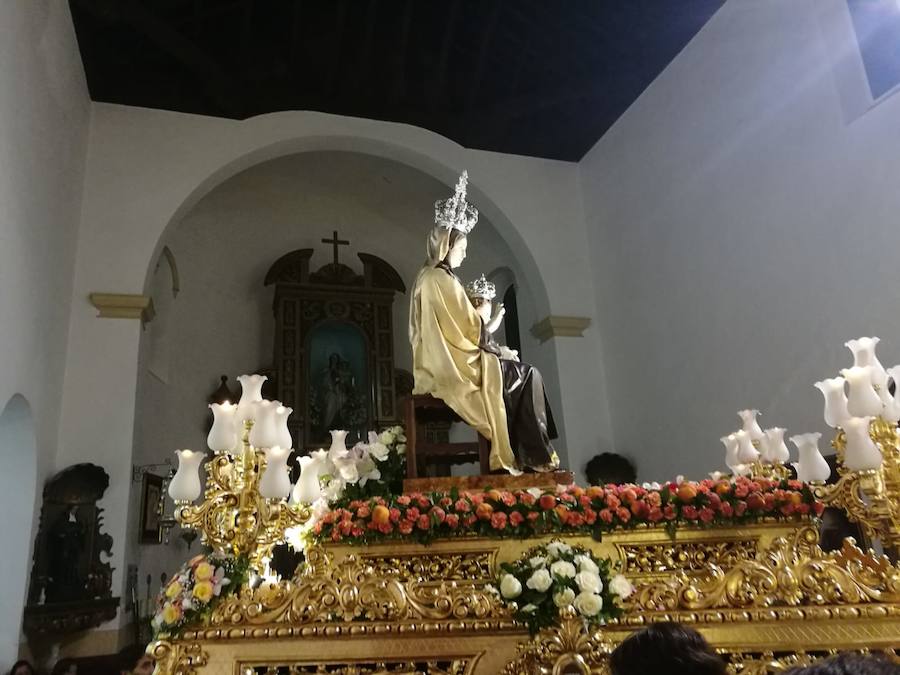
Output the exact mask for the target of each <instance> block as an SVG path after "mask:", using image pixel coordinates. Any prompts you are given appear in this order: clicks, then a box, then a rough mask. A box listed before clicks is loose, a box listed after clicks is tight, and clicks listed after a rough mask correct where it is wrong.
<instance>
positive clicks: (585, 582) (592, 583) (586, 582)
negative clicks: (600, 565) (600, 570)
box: [575, 572, 603, 593]
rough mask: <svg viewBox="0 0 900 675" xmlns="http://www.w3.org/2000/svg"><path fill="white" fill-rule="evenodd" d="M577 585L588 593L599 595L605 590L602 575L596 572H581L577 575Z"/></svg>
mask: <svg viewBox="0 0 900 675" xmlns="http://www.w3.org/2000/svg"><path fill="white" fill-rule="evenodd" d="M575 583H576V584H578V588H579V589H580V590H581V591H583V592H587V593H599V592H600V591H602V590H603V582H602V581H601V580H600V575H599V574H595V573H594V572H579V573H578V574H576V575H575Z"/></svg>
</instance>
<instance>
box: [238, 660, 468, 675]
mask: <svg viewBox="0 0 900 675" xmlns="http://www.w3.org/2000/svg"><path fill="white" fill-rule="evenodd" d="M474 663H475V662H474V660H472V659H466V658H455V659H452V660H450V659H438V660H415V661H409V660H405V661H394V660H378V661H372V662H358V661H353V662H335V661H322V662H319V663H312V664H309V663H283V662H278V663H266V664H264V665H255V664H254V665H243V666H242V668H241V673H245V672H246V673H253V674H259V675H268V674H269V673H277V672H281V669H282V668H284V669H289V671H290V673H291V675H320V674H321V673H328V675H469V673H471V672H472V667H473V665H474Z"/></svg>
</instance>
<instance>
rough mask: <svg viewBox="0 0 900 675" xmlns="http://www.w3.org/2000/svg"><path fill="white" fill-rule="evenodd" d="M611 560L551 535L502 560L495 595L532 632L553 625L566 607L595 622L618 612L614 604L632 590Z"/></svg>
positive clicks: (616, 614) (600, 621)
mask: <svg viewBox="0 0 900 675" xmlns="http://www.w3.org/2000/svg"><path fill="white" fill-rule="evenodd" d="M612 567H613V565H612V563H611V561H610V560H608V559H599V558H597V557H596V556H594V554H593V553H592V552H591V551H590V550H588V549H586V548H584V547H581V546H570V545H569V544H566V543H565V542H562V541H558V540H554V541H552V542H550V543H548V544H545V545H543V546H539V547H536V548H534V549H532V550H531V551H528V552H527V553H526V554H525V555H524V556H522V558H520V559H519V560H518V561H516V562H514V563H503V564H502V565H501V566H500V568H501V569H500V575H499V580H498V584H497V586H498V587H499V591H498V592H497V595H498V596H499V597H500V599H501V600H502V601H503V602H504V603H506V604H508V605H510V606H511V607H512V608H513V610H514V613H513V616H514V617H515V618H516V619H517V620H519V621H522V622H523V623H525V624H527V625H528V629H529V630H530V631H531V633H532V634H534V633H537V632H538V631H539V630H541V629H542V628H545V627H548V626H552V625H556V624H557V623H558V621H559V614H560V611H562V610H563V609H565V608H569V607H571V608H572V609H574V610H575V611H576V612H577V613H578V615H579V616H580V617H581V618H582V619H583V620H584V621H585V622H587V623H588V624H592V625H600V624H603V623H605V622H606V621H607V620H608V619H611V618H614V617H616V616H618V615H619V614H620V613H621V611H622V610H621V607H620V605H619V603H620V602H621V601H622V600H624V599H625V598H627V597H628V596H629V595H631V593H632V592H633V590H634V589H633V587H632V585H631V583H630V582H629V581H628V580H627V579H626V578H625V577H624V576H622V575H621V574H616V575H612V574H611V569H612Z"/></svg>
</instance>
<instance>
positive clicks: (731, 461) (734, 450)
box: [719, 434, 741, 471]
mask: <svg viewBox="0 0 900 675" xmlns="http://www.w3.org/2000/svg"><path fill="white" fill-rule="evenodd" d="M719 440H720V441H722V445H724V446H725V466H727V467H728V468H729V469H731V470H732V471H734V470H735V467H736V466H737V465H738V464H740V463H741V462H740V460H739V459H738V441H737V436H735V435H734V434H728V435H727V436H722V438H720V439H719Z"/></svg>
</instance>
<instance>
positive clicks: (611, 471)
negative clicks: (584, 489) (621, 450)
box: [584, 452, 637, 485]
mask: <svg viewBox="0 0 900 675" xmlns="http://www.w3.org/2000/svg"><path fill="white" fill-rule="evenodd" d="M584 475H585V476H586V477H587V480H588V483H590V484H591V485H607V484H609V483H613V484H615V485H622V484H624V483H633V482H634V481H636V480H637V471H636V470H635V468H634V464H632V463H631V462H630V461H629V460H628V459H626V458H625V457H623V456H622V455H618V454H616V453H614V452H602V453H600V454H599V455H594V456H593V457H592V458H591V459H590V461H588V463H587V465H586V466H585V467H584Z"/></svg>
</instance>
